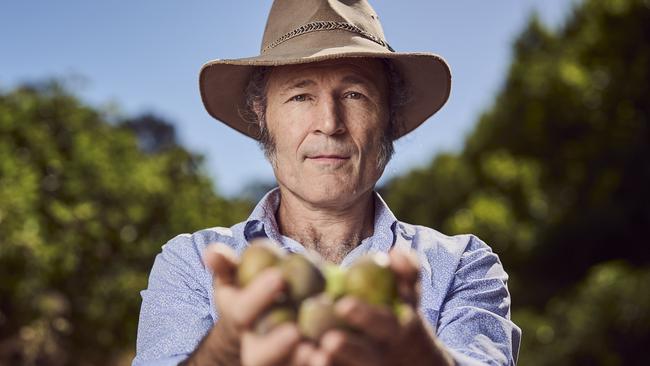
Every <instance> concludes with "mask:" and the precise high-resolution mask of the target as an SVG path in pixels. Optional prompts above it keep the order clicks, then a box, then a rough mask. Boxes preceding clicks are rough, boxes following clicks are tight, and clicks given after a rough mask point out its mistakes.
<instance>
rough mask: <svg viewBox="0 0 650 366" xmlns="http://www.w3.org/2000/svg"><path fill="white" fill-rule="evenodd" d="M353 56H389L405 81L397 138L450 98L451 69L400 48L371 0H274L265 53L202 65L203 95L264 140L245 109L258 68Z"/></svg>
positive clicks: (219, 115) (225, 117)
mask: <svg viewBox="0 0 650 366" xmlns="http://www.w3.org/2000/svg"><path fill="white" fill-rule="evenodd" d="M353 57H366V58H368V57H369V58H385V59H389V60H391V61H392V63H393V65H394V66H395V68H396V70H397V72H399V74H400V75H401V77H402V79H403V80H404V84H405V86H406V88H407V90H408V98H407V100H406V101H405V104H404V105H402V106H401V109H400V116H401V122H402V124H403V126H402V128H400V129H399V131H398V135H397V136H396V138H399V137H401V136H403V135H405V134H407V133H409V132H411V131H412V130H413V129H415V128H416V127H418V126H419V125H421V124H422V123H423V122H424V121H426V120H427V119H428V118H429V117H431V116H432V115H433V114H434V113H436V112H437V111H438V110H439V109H440V108H441V107H442V106H443V105H444V104H445V102H446V101H447V99H448V98H449V92H450V89H451V73H450V70H449V66H448V65H447V63H446V62H445V60H444V59H442V57H440V56H438V55H435V54H432V53H424V52H415V53H408V52H407V53H403V52H395V51H394V50H393V49H392V48H391V47H390V46H389V44H388V42H387V41H386V38H385V37H384V32H383V29H382V27H381V24H380V23H379V17H378V16H377V14H376V13H375V11H374V10H373V9H372V7H371V6H370V4H368V2H367V1H366V0H275V1H274V2H273V5H272V7H271V11H270V13H269V17H268V21H267V23H266V29H265V31H264V36H263V40H262V47H261V52H260V55H259V56H255V57H248V58H242V59H231V60H213V61H210V62H208V63H206V64H205V65H203V67H202V68H201V73H200V76H199V87H200V90H201V98H202V100H203V104H204V105H205V108H206V110H207V111H208V113H210V115H211V116H212V117H214V118H216V119H217V120H220V121H222V122H224V123H225V124H227V125H228V126H230V127H232V128H234V129H236V130H237V131H239V132H241V133H243V134H245V135H247V136H250V137H252V138H254V139H259V137H260V135H259V128H258V126H257V124H255V123H251V121H248V120H246V118H245V117H244V116H243V113H242V111H243V110H244V108H245V105H246V101H245V93H244V90H245V88H246V86H247V84H248V82H249V79H250V75H251V72H252V71H253V70H254V68H256V67H260V66H279V65H293V64H305V63H312V62H319V61H326V60H332V59H340V58H353Z"/></svg>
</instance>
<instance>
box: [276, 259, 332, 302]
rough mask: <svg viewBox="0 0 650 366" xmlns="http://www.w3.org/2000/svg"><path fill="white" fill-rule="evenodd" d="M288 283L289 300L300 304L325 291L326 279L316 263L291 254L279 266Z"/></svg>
mask: <svg viewBox="0 0 650 366" xmlns="http://www.w3.org/2000/svg"><path fill="white" fill-rule="evenodd" d="M279 267H280V269H281V270H282V274H283V276H284V280H285V281H286V282H287V288H288V295H289V298H290V299H291V300H292V301H293V302H294V303H295V304H300V302H302V301H303V300H304V299H306V298H308V297H310V296H312V295H315V294H318V293H320V292H322V291H323V290H324V289H325V278H324V277H323V274H322V273H321V271H320V269H319V268H318V266H317V265H316V263H315V261H313V260H311V259H310V258H308V257H306V256H304V255H301V254H289V255H287V256H285V257H284V258H283V259H282V261H281V262H280V264H279Z"/></svg>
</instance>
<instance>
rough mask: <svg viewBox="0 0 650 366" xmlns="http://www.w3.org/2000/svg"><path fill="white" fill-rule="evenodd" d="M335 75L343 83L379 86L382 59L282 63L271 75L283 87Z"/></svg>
mask: <svg viewBox="0 0 650 366" xmlns="http://www.w3.org/2000/svg"><path fill="white" fill-rule="evenodd" d="M333 74H335V75H337V76H338V77H340V78H341V81H343V82H345V83H351V84H355V83H366V82H370V83H373V84H375V85H376V86H378V87H379V86H381V85H382V84H384V82H385V80H386V75H385V68H384V64H383V63H382V61H380V60H378V59H372V58H345V59H336V60H327V61H320V62H313V63H308V64H298V65H284V66H278V67H275V68H273V70H272V72H271V77H272V78H273V79H275V80H276V81H277V82H279V83H280V84H281V85H283V86H285V87H302V86H308V85H309V84H312V83H314V82H315V79H317V78H320V77H323V76H328V75H333Z"/></svg>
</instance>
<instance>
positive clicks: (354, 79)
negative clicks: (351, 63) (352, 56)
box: [341, 75, 372, 85]
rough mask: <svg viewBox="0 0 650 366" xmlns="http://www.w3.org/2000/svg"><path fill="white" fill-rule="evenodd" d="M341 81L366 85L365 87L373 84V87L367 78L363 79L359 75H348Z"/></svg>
mask: <svg viewBox="0 0 650 366" xmlns="http://www.w3.org/2000/svg"><path fill="white" fill-rule="evenodd" d="M341 81H342V82H344V83H346V84H364V85H368V84H371V85H372V83H371V82H370V80H368V79H366V78H365V77H361V76H357V75H347V76H345V77H344V78H343V80H341Z"/></svg>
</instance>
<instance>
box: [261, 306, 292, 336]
mask: <svg viewBox="0 0 650 366" xmlns="http://www.w3.org/2000/svg"><path fill="white" fill-rule="evenodd" d="M295 321H296V311H295V310H294V309H293V308H292V307H290V306H284V305H277V306H274V307H272V308H270V309H269V310H267V311H266V312H265V313H264V314H263V315H262V316H261V317H259V318H258V319H257V320H256V321H255V332H256V333H258V334H266V333H268V332H270V331H271V330H272V329H273V328H275V327H277V326H278V325H280V324H282V323H287V322H295Z"/></svg>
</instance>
